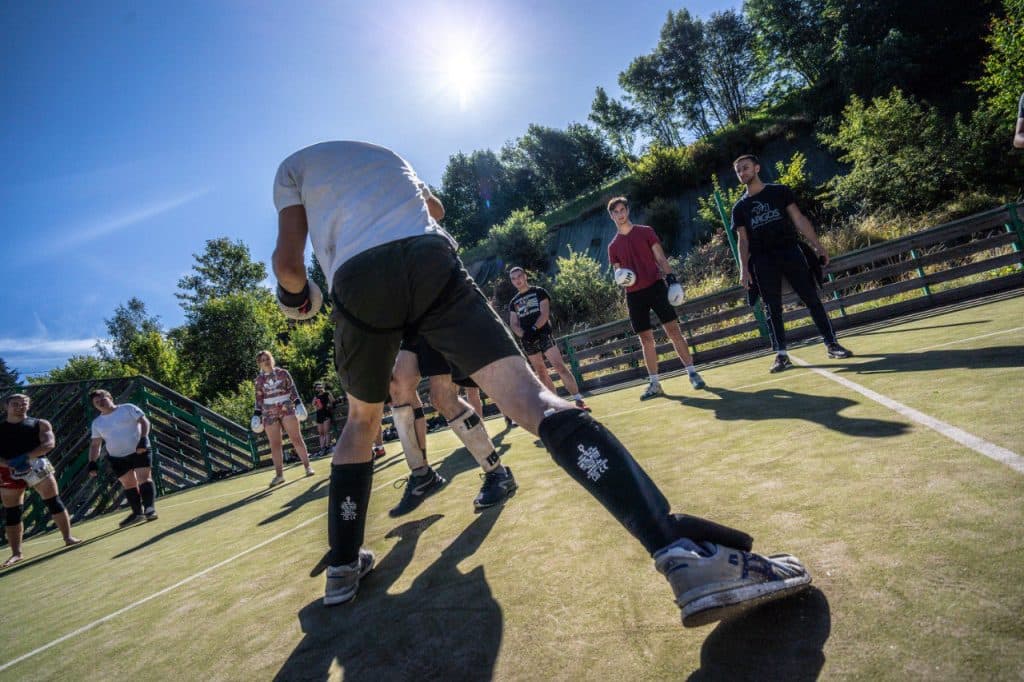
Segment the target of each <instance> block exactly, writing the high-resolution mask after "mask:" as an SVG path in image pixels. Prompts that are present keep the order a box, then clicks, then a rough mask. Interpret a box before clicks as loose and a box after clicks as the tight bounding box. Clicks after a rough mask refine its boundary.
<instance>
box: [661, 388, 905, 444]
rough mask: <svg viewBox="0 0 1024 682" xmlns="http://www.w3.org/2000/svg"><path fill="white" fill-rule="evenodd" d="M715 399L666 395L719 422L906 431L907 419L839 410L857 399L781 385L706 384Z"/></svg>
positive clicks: (867, 433)
mask: <svg viewBox="0 0 1024 682" xmlns="http://www.w3.org/2000/svg"><path fill="white" fill-rule="evenodd" d="M705 390H706V391H707V392H709V393H713V394H714V395H716V396H718V397H717V398H695V397H692V396H689V395H687V396H681V395H669V394H666V395H665V397H667V398H670V399H672V400H675V401H676V402H678V403H681V404H683V405H686V406H687V407H696V408H698V409H702V410H711V411H713V412H714V413H715V419H718V420H720V421H763V420H766V419H804V420H807V421H810V422H814V423H816V424H820V425H821V426H824V427H825V428H829V429H832V430H833V431H838V432H839V433H844V434H846V435H848V436H860V437H863V438H891V437H894V436H899V435H902V434H904V433H906V432H907V430H908V429H909V428H910V425H909V424H907V423H906V422H897V421H889V420H886V419H870V418H863V417H847V416H844V415H842V414H840V412H842V410H845V409H846V408H848V407H852V406H854V405H858V404H859V403H858V402H857V401H856V400H851V399H850V398H840V397H838V396H828V395H810V394H807V393H797V392H795V391H788V390H786V389H784V388H766V389H762V390H760V391H754V392H747V391H733V390H731V389H728V388H720V387H717V386H709V387H707V388H706V389H705Z"/></svg>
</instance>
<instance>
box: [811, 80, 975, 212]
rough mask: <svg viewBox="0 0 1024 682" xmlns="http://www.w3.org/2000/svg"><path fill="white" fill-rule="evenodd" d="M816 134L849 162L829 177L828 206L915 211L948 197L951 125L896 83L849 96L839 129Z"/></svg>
mask: <svg viewBox="0 0 1024 682" xmlns="http://www.w3.org/2000/svg"><path fill="white" fill-rule="evenodd" d="M821 139H822V141H823V142H824V143H825V144H827V145H828V146H829V147H830V148H831V149H833V150H836V151H839V152H840V153H841V154H840V157H839V160H840V161H843V162H844V163H848V164H850V167H851V170H850V172H849V173H848V174H846V175H841V176H836V177H834V178H833V179H832V180H830V181H829V182H828V184H827V188H828V192H829V194H828V195H827V203H828V204H829V205H831V206H835V207H839V208H842V209H846V210H850V209H853V210H856V209H867V210H870V211H873V210H878V209H882V208H887V207H888V208H891V209H895V210H908V211H919V210H922V209H925V208H927V207H929V206H934V205H935V204H937V203H939V202H940V201H941V200H942V199H943V198H945V197H948V196H949V195H950V194H951V193H952V190H953V188H954V186H955V182H954V178H953V177H952V175H951V174H950V173H949V169H950V166H951V151H952V148H953V139H952V135H951V126H949V125H948V124H946V122H945V121H943V119H942V117H941V116H940V114H939V112H938V111H937V110H936V109H935V108H933V107H927V106H923V105H919V104H918V103H917V102H915V101H914V99H913V98H911V97H907V96H905V95H904V94H903V93H902V92H900V91H899V90H898V89H896V88H893V90H892V91H891V92H890V93H889V94H888V95H887V96H885V97H878V98H875V99H874V100H872V101H871V102H864V101H863V100H861V99H860V98H859V97H857V96H853V97H852V98H851V100H850V103H849V104H848V105H847V106H846V108H845V109H843V120H842V122H841V123H840V125H839V130H838V131H837V132H836V133H835V134H827V133H825V134H822V135H821Z"/></svg>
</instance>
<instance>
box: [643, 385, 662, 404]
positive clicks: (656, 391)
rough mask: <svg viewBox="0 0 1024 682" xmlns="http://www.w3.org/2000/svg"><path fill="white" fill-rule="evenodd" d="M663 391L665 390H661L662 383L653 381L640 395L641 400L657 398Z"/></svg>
mask: <svg viewBox="0 0 1024 682" xmlns="http://www.w3.org/2000/svg"><path fill="white" fill-rule="evenodd" d="M663 393H664V391H662V390H661V384H659V383H657V382H654V381H652V382H651V383H649V384H647V390H646V391H644V392H643V395H641V396H640V400H650V399H651V398H655V397H657V396H659V395H662V394H663Z"/></svg>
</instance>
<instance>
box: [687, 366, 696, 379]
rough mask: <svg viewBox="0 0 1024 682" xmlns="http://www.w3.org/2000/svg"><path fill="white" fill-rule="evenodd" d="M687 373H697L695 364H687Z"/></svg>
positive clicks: (691, 374)
mask: <svg viewBox="0 0 1024 682" xmlns="http://www.w3.org/2000/svg"><path fill="white" fill-rule="evenodd" d="M686 373H687V374H689V375H690V376H693V375H694V374H696V373H697V368H696V367H694V366H693V365H687V366H686Z"/></svg>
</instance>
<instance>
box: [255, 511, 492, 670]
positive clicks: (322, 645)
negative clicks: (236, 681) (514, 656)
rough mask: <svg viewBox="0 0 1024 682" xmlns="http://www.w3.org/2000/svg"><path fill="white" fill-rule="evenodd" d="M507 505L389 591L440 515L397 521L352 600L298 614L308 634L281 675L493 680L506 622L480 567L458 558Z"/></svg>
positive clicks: (464, 555)
mask: <svg viewBox="0 0 1024 682" xmlns="http://www.w3.org/2000/svg"><path fill="white" fill-rule="evenodd" d="M500 514H501V509H500V508H498V509H494V510H488V512H487V513H484V514H482V515H480V516H477V517H476V518H475V519H474V520H473V522H472V523H471V524H469V526H467V527H466V529H465V530H464V531H462V533H461V534H460V535H459V537H458V538H456V539H455V541H454V542H452V543H451V544H450V545H449V546H448V547H447V548H445V550H444V551H443V552H442V553H441V556H440V557H438V559H437V561H435V562H434V563H433V564H431V565H430V567H428V568H427V569H426V570H425V571H424V572H423V573H421V574H420V575H418V576H416V579H415V580H414V581H413V584H412V585H411V586H410V587H409V589H408V590H406V591H405V592H402V593H401V594H389V593H388V588H390V587H391V586H392V585H393V584H394V582H395V581H396V580H397V579H398V577H399V576H400V575H401V574H402V573H403V571H405V569H406V568H407V567H408V565H409V562H410V561H411V560H412V556H413V553H414V551H415V549H416V543H417V540H418V539H419V536H420V534H421V533H422V532H423V531H424V530H426V529H427V528H428V527H429V526H430V525H431V524H433V523H434V522H435V521H437V520H438V519H440V518H441V516H440V515H433V516H430V517H427V518H426V519H423V520H422V521H411V522H408V523H404V524H402V525H401V526H398V527H397V528H395V529H394V530H392V531H391V532H390V533H388V535H387V537H389V538H391V537H397V538H398V543H397V544H396V545H395V546H394V547H392V548H391V551H390V552H388V554H387V555H386V556H385V557H384V558H383V559H381V561H380V563H379V564H378V566H377V568H376V570H374V571H373V572H372V573H370V574H369V575H368V576H367V577H366V578H365V579H364V580H363V583H362V584H361V586H360V589H359V595H358V596H357V597H356V599H355V600H354V601H352V602H350V603H348V604H342V605H340V606H338V607H335V608H326V607H324V606H323V605H322V604H321V602H320V600H319V599H318V600H316V601H315V602H312V603H310V604H308V605H307V606H305V607H303V609H302V610H301V611H300V612H299V622H300V623H301V625H302V631H303V633H305V638H304V639H303V640H302V641H301V642H300V643H299V645H298V646H297V647H296V648H295V651H293V652H292V654H291V655H290V656H289V657H288V660H287V661H285V663H284V665H283V666H282V667H281V670H279V671H278V673H277V675H276V676H275V678H274V679H275V680H279V681H281V682H284V681H286V680H306V679H311V680H323V679H326V678H327V677H328V676H329V675H331V674H332V673H333V674H335V675H336V674H337V672H338V671H339V669H340V670H341V671H343V674H344V677H345V679H346V680H395V681H397V680H424V679H428V680H455V679H458V680H478V679H479V680H489V679H491V678H492V677H493V675H494V662H495V660H496V659H497V656H498V649H499V647H500V646H501V636H502V629H503V619H502V613H501V607H500V606H499V605H498V602H496V601H495V600H494V597H493V595H492V594H491V588H490V586H489V585H488V584H487V579H486V577H485V576H484V569H483V567H482V566H477V567H476V568H474V569H472V570H471V571H469V572H468V573H462V572H461V571H460V570H459V568H458V565H459V563H460V562H461V561H462V560H464V559H466V558H467V557H469V556H471V555H472V554H473V553H474V552H476V550H477V549H478V548H479V547H480V544H481V543H482V542H483V540H484V538H486V537H487V535H488V533H490V531H491V529H492V528H493V527H494V524H495V522H496V521H497V520H498V516H499V515H500Z"/></svg>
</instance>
